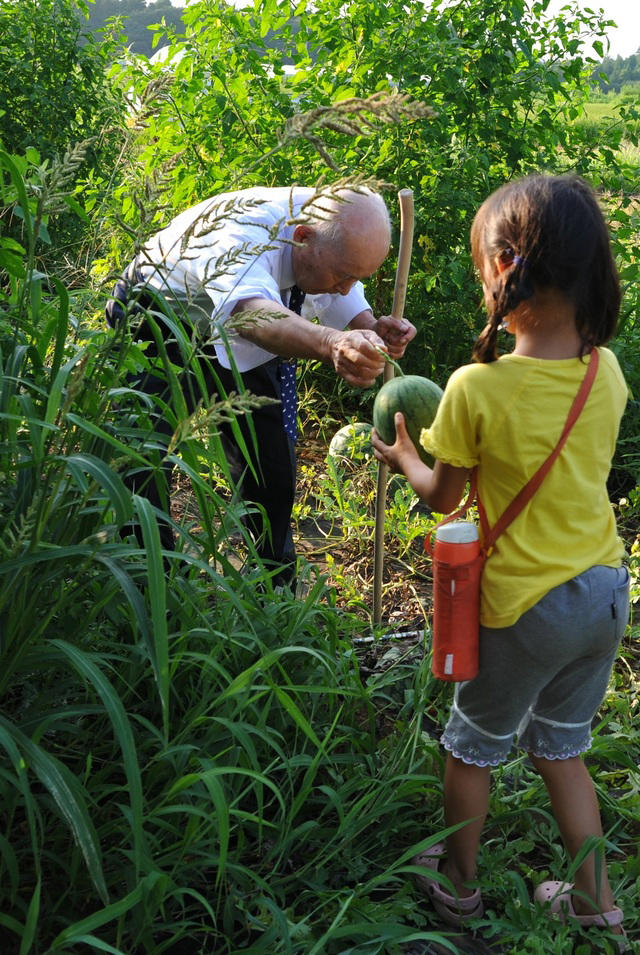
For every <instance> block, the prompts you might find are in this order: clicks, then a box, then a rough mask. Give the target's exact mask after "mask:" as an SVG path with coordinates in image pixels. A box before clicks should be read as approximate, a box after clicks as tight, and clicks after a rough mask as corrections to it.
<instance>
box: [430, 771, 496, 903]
mask: <svg viewBox="0 0 640 955" xmlns="http://www.w3.org/2000/svg"><path fill="white" fill-rule="evenodd" d="M490 772H491V770H490V767H489V766H476V765H474V764H471V763H465V762H464V761H463V760H461V759H457V758H456V757H455V756H452V755H451V753H449V754H448V755H447V763H446V768H445V774H444V813H445V820H446V823H447V825H448V826H453V825H455V824H456V823H459V822H466V825H464V826H462V827H461V828H460V829H458V830H457V831H456V832H454V833H453V834H452V835H450V836H448V838H447V856H446V859H445V860H444V862H443V863H442V866H441V867H440V868H441V871H442V872H443V873H444V874H445V875H446V876H448V877H449V878H450V879H451V881H452V882H453V885H454V886H455V888H456V890H457V891H458V894H459V895H460V897H461V898H464V897H465V896H469V895H471V893H472V891H473V890H472V889H469V888H467V887H466V886H465V885H464V883H466V882H472V881H473V880H474V879H475V877H476V869H477V866H476V864H477V858H478V849H479V847H480V836H481V835H482V827H483V826H484V821H485V818H486V815H487V811H488V809H489V777H490Z"/></svg>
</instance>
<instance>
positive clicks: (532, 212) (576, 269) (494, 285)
mask: <svg viewBox="0 0 640 955" xmlns="http://www.w3.org/2000/svg"><path fill="white" fill-rule="evenodd" d="M471 253H472V256H473V261H474V263H475V265H476V267H477V268H478V269H479V270H482V269H486V264H487V263H488V262H496V261H497V262H499V263H500V265H501V270H500V271H499V272H498V274H497V275H483V279H484V281H485V284H486V287H487V290H488V296H487V298H488V311H489V320H488V322H487V324H486V326H485V328H484V329H483V330H482V332H481V333H480V335H479V336H478V339H477V341H476V343H475V345H474V348H473V358H474V360H475V361H478V362H482V363H488V362H492V361H495V360H496V358H497V357H498V351H497V339H498V331H499V328H500V325H501V323H502V321H503V319H504V318H505V317H506V316H507V315H509V314H510V313H511V312H513V311H514V309H516V308H517V307H518V305H520V304H521V303H522V302H525V301H527V300H529V299H532V298H533V297H534V296H535V293H536V290H537V289H556V290H558V291H559V292H561V293H562V294H563V295H565V296H566V297H567V298H568V299H569V301H570V302H571V303H572V304H573V305H574V307H575V311H576V328H577V330H578V334H579V335H580V339H581V343H582V350H581V354H585V352H587V351H589V349H590V348H592V347H593V346H594V345H602V344H604V343H605V342H607V341H608V340H609V339H610V338H611V337H612V335H613V334H614V333H615V330H616V325H617V321H618V312H619V309H620V282H619V279H618V272H617V269H616V265H615V262H614V259H613V255H612V252H611V245H610V241H609V233H608V229H607V225H606V222H605V220H604V216H603V214H602V210H601V209H600V206H599V204H598V201H597V199H596V196H595V193H594V192H593V190H592V189H591V187H590V186H589V185H588V184H587V183H586V182H585V180H584V179H582V178H580V176H575V175H566V176H547V175H534V176H527V177H526V178H524V179H520V180H516V181H514V182H510V183H507V184H506V185H504V186H502V187H501V188H500V189H498V190H496V192H494V193H492V195H490V196H489V198H488V199H487V200H486V201H485V202H484V203H483V204H482V206H481V207H480V209H479V210H478V212H477V214H476V216H475V218H474V220H473V225H472V226H471Z"/></svg>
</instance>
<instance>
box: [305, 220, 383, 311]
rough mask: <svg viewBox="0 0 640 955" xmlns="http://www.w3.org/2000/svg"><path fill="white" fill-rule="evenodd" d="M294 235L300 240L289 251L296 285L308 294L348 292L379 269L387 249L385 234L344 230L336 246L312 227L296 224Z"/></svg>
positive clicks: (344, 293)
mask: <svg viewBox="0 0 640 955" xmlns="http://www.w3.org/2000/svg"><path fill="white" fill-rule="evenodd" d="M293 237H294V241H295V242H297V243H300V244H299V245H295V246H294V247H293V251H292V263H293V273H294V275H295V278H296V284H297V285H298V287H299V288H301V289H302V290H303V291H304V292H308V293H309V294H311V295H319V294H321V293H326V292H329V293H331V294H332V295H347V294H348V292H349V291H350V290H351V289H352V288H353V286H354V284H355V283H356V282H357V281H362V280H364V279H367V278H369V277H370V276H371V275H373V273H374V272H375V271H377V269H379V268H380V266H381V265H382V263H383V262H384V260H385V258H386V256H387V253H388V251H389V245H388V242H387V239H386V236H385V237H379V236H376V235H367V236H362V235H356V234H354V233H347V234H345V235H344V236H343V242H342V243H341V247H339V246H338V245H337V244H336V243H331V242H328V241H326V240H325V239H323V238H322V236H321V234H319V233H317V232H316V230H315V229H312V228H311V227H309V226H298V227H297V228H296V230H295V232H294V236H293Z"/></svg>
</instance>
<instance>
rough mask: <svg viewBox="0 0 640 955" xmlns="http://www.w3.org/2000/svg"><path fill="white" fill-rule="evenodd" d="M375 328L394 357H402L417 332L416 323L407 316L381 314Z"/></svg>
mask: <svg viewBox="0 0 640 955" xmlns="http://www.w3.org/2000/svg"><path fill="white" fill-rule="evenodd" d="M373 329H374V331H375V332H377V334H378V335H379V336H380V338H381V339H382V340H383V341H384V343H385V345H386V346H387V351H388V352H389V355H390V356H391V357H392V358H402V356H403V355H404V353H405V349H406V347H407V345H408V344H409V342H410V341H411V339H412V338H415V336H416V332H417V329H416V327H415V325H412V324H411V322H408V321H407V319H406V318H393V316H391V315H381V316H380V318H379V319H378V320H377V321H376V323H375V325H374V326H373Z"/></svg>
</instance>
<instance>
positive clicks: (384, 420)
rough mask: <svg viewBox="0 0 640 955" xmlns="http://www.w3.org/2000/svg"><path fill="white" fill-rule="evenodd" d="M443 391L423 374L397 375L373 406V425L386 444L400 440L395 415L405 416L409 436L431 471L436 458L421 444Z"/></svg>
mask: <svg viewBox="0 0 640 955" xmlns="http://www.w3.org/2000/svg"><path fill="white" fill-rule="evenodd" d="M442 394H443V392H442V388H440V387H439V386H438V385H436V383H435V382H433V381H431V380H430V379H429V378H423V377H422V376H421V375H397V376H396V377H395V378H391V379H390V380H389V381H386V382H385V383H384V384H383V386H382V388H381V389H380V391H379V392H378V394H377V395H376V399H375V401H374V403H373V426H374V428H375V429H376V431H377V432H378V434H379V435H380V437H381V438H382V440H383V441H384V443H385V444H393V443H394V442H395V440H396V426H395V424H394V421H393V416H394V414H395V413H396V411H401V412H402V414H403V415H404V420H405V424H406V426H407V431H408V433H409V437H410V438H411V440H412V441H413V443H414V445H415V447H416V450H417V452H418V454H419V455H420V458H421V460H422V461H424V463H425V464H427V465H428V466H429V467H430V468H432V467H433V465H434V459H433V458H432V456H431V455H430V454H427V452H426V451H425V450H424V448H423V447H422V445H421V444H420V434H421V432H422V429H423V428H428V427H430V425H431V423H432V422H433V419H434V418H435V416H436V411H437V410H438V405H439V404H440V399H441V398H442Z"/></svg>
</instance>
